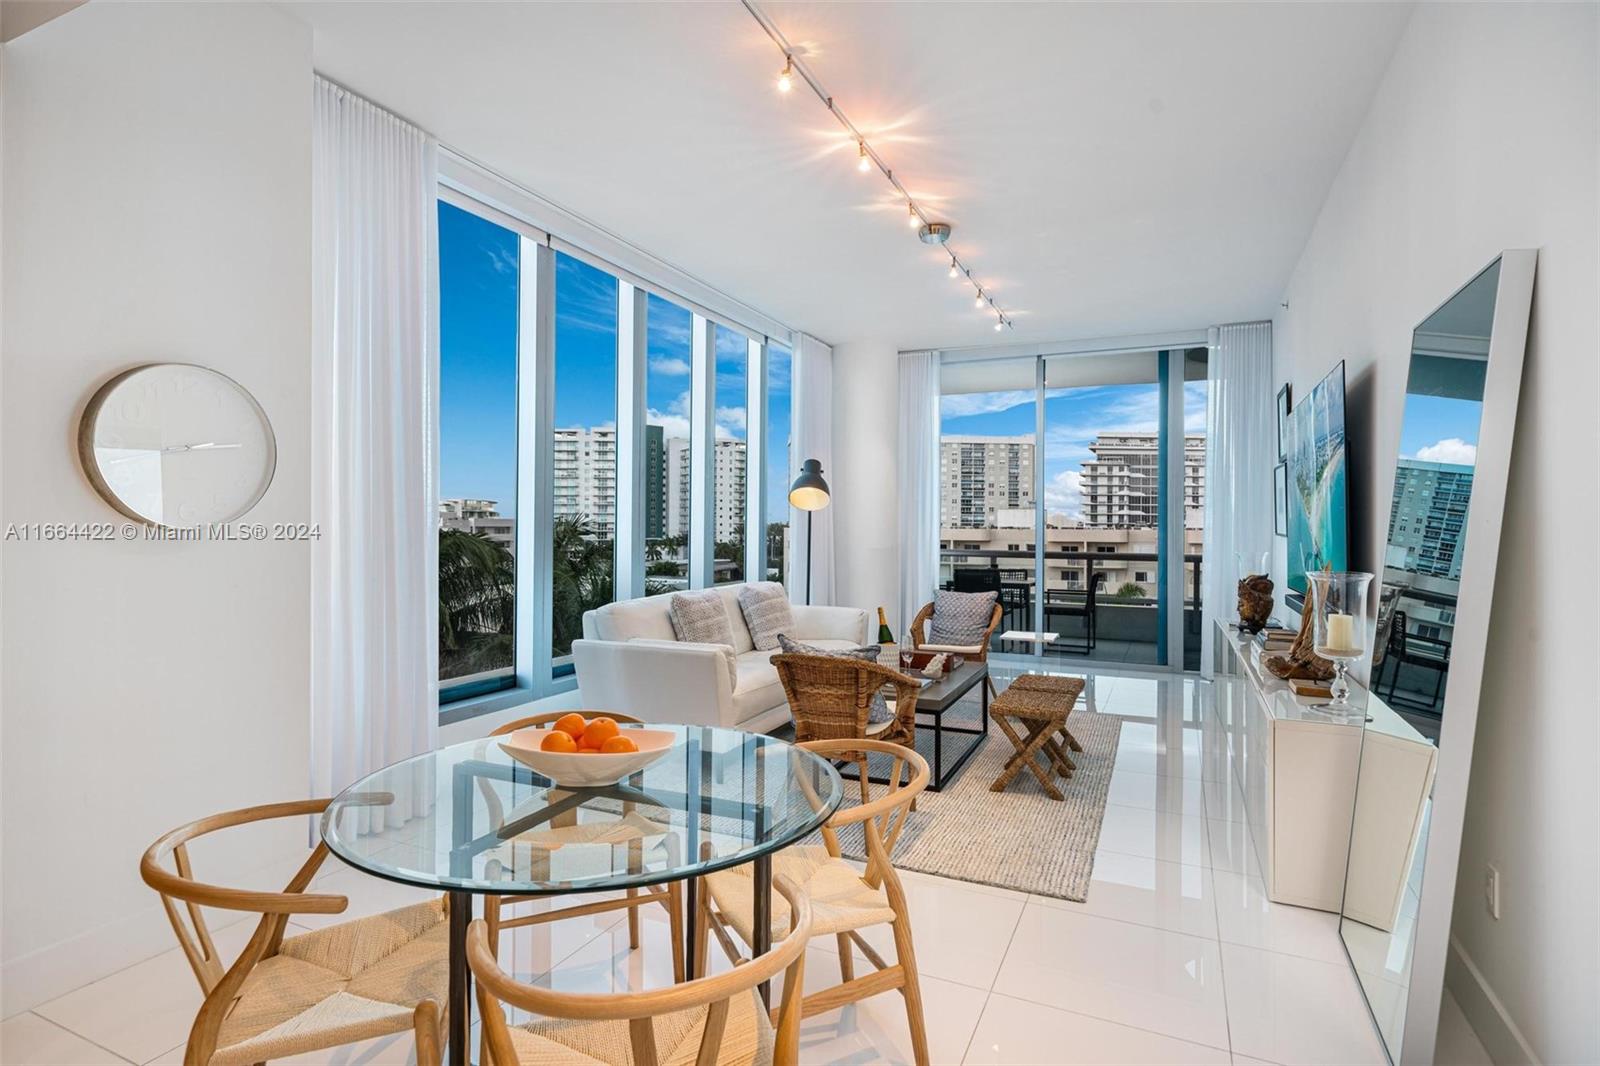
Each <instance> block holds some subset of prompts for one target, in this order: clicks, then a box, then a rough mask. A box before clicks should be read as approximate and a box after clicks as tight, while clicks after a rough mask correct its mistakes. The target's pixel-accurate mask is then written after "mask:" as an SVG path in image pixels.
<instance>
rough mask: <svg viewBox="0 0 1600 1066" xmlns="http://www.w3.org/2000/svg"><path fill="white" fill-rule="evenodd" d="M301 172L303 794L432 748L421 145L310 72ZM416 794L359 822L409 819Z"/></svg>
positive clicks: (432, 432)
mask: <svg viewBox="0 0 1600 1066" xmlns="http://www.w3.org/2000/svg"><path fill="white" fill-rule="evenodd" d="M313 136H314V139H313V151H312V163H313V181H312V207H313V279H314V284H315V292H314V293H313V317H312V324H313V337H312V418H313V429H312V441H311V447H312V469H313V471H314V472H315V474H314V478H313V485H312V518H313V520H314V521H315V522H316V523H317V524H318V525H319V526H320V527H321V538H320V539H319V540H317V541H315V542H314V544H315V546H314V548H313V552H312V555H313V562H312V577H313V581H312V631H311V649H312V658H311V662H312V665H311V737H312V746H311V755H312V764H311V787H312V790H313V794H314V795H319V796H326V795H331V794H333V793H335V792H337V791H339V790H340V789H342V788H344V787H346V786H347V785H349V784H350V783H351V782H352V781H354V780H356V779H357V778H359V777H361V776H362V775H364V774H367V773H369V772H371V771H373V770H376V769H378V768H379V767H382V766H386V765H388V764H389V763H393V762H397V761H399V760H401V759H404V758H406V757H408V756H411V755H415V754H418V753H420V752H423V751H427V750H429V749H430V748H432V747H433V746H434V745H435V742H436V740H437V737H438V729H439V726H438V721H439V709H438V624H439V623H438V601H437V591H438V590H437V568H438V534H437V526H438V519H437V516H436V515H435V513H434V510H435V508H436V507H437V504H436V502H435V500H436V497H437V495H438V492H437V485H436V483H435V478H436V471H437V467H438V454H437V453H438V438H437V431H436V427H437V422H438V412H437V392H438V388H437V382H438V359H437V358H436V353H437V339H438V329H439V326H438V315H437V284H436V280H435V266H434V262H435V245H436V237H437V222H436V218H437V216H436V211H437V206H436V202H435V196H436V190H435V178H436V174H437V160H436V153H437V146H436V144H435V143H434V141H433V140H432V138H430V137H428V136H427V135H426V134H425V133H423V132H422V131H421V130H419V129H417V128H416V127H414V126H411V125H409V124H408V123H406V122H403V121H401V120H400V119H399V118H397V117H395V116H394V115H391V114H389V113H388V112H386V111H383V110H381V109H380V108H377V107H375V106H373V105H372V104H371V103H369V102H368V101H366V100H363V99H361V98H360V97H358V96H355V95H353V94H351V93H349V92H347V91H346V90H344V89H342V88H340V87H339V86H337V85H334V84H332V83H331V82H328V81H326V80H324V79H322V78H317V80H316V91H315V131H314V135H313ZM429 786H430V782H428V781H426V780H422V779H419V780H417V781H416V782H414V787H413V790H412V791H413V794H412V795H410V796H405V795H400V796H398V797H397V798H398V802H397V803H396V804H395V805H394V806H393V807H391V808H387V809H385V810H384V811H383V813H382V814H381V815H376V816H375V817H374V818H373V820H372V826H371V827H372V828H377V827H379V825H380V824H381V823H383V822H388V823H389V824H394V823H396V822H399V821H404V819H405V818H407V817H409V816H411V815H412V814H414V813H420V812H422V811H424V810H426V808H427V806H428V805H429V803H430V802H431V799H432V789H431V787H429Z"/></svg>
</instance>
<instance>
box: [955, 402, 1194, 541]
mask: <svg viewBox="0 0 1600 1066" xmlns="http://www.w3.org/2000/svg"><path fill="white" fill-rule="evenodd" d="M1034 402H1035V399H1034V393H1033V390H1031V389H1018V390H1012V391H1006V392H975V393H962V394H959V395H954V396H943V397H941V398H940V403H939V418H940V431H941V432H942V433H950V434H978V435H983V436H1016V435H1018V434H1027V435H1028V436H1030V437H1031V436H1032V435H1033V431H1034V421H1035V419H1034ZM1160 402H1161V391H1160V388H1159V387H1158V386H1156V385H1154V384H1149V385H1099V386H1092V387H1087V388H1076V389H1046V390H1045V399H1044V417H1045V448H1044V452H1045V455H1044V479H1045V492H1044V497H1045V504H1046V505H1047V507H1048V508H1049V510H1050V511H1052V512H1057V511H1059V512H1062V513H1064V514H1066V515H1067V516H1068V517H1073V518H1076V517H1078V516H1079V515H1080V514H1081V507H1082V475H1083V462H1084V461H1085V460H1087V459H1092V458H1094V453H1093V452H1091V451H1090V450H1089V445H1090V444H1092V443H1093V442H1094V438H1095V437H1096V436H1097V435H1098V434H1101V433H1154V432H1155V431H1156V428H1157V425H1158V419H1159V414H1160ZM1183 422H1184V430H1185V431H1186V432H1189V433H1203V432H1204V431H1205V426H1206V385H1205V382H1203V381H1190V382H1186V383H1185V385H1184V395H1183Z"/></svg>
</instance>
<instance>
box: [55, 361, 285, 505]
mask: <svg viewBox="0 0 1600 1066" xmlns="http://www.w3.org/2000/svg"><path fill="white" fill-rule="evenodd" d="M78 458H79V460H80V461H81V462H82V463H83V470H84V473H85V474H87V475H88V478H89V481H90V483H91V484H92V485H93V486H94V488H95V491H96V492H98V493H99V494H100V495H101V496H103V497H105V500H106V502H107V503H109V504H110V505H111V506H113V507H115V508H116V509H117V510H118V511H121V512H122V513H123V514H125V515H127V516H128V517H129V518H136V519H138V520H139V521H141V522H148V523H150V524H151V525H157V526H174V527H177V526H193V525H199V524H203V523H208V522H229V521H232V520H233V519H235V518H238V517H239V516H240V515H242V514H244V513H245V512H246V511H248V510H250V508H252V507H254V506H255V505H256V502H257V501H258V500H260V499H261V497H262V495H263V494H264V493H265V492H266V491H267V486H268V485H270V484H271V483H272V472H273V470H274V469H275V467H276V466H277V461H278V447H277V442H276V441H275V440H274V438H273V435H272V423H271V422H269V421H268V420H267V414H266V412H265V411H263V410H262V409H261V405H260V404H259V403H257V402H256V400H255V397H254V396H251V395H250V393H248V392H246V391H245V389H244V387H243V386H241V385H240V384H239V383H238V382H236V381H234V380H233V379H232V378H229V377H227V376H225V375H223V374H219V373H217V372H216V371H215V370H208V369H206V368H205V367H203V366H192V365H190V364H188V363H150V364H148V365H146V366H136V367H134V368H133V369H131V370H125V371H123V372H122V373H120V374H118V375H117V376H116V377H114V378H112V379H111V380H110V381H108V382H106V383H105V384H104V385H102V386H100V389H99V391H97V392H96V393H95V394H94V396H93V398H91V399H90V400H89V404H88V406H87V407H85V408H84V412H83V419H82V421H81V422H79V424H78Z"/></svg>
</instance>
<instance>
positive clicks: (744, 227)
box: [284, 2, 1409, 348]
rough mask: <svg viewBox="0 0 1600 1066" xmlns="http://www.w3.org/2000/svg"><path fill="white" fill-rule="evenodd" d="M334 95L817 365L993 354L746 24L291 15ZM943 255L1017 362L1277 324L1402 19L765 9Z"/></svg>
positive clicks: (700, 12)
mask: <svg viewBox="0 0 1600 1066" xmlns="http://www.w3.org/2000/svg"><path fill="white" fill-rule="evenodd" d="M284 6H285V7H286V8H287V9H289V10H290V11H291V12H292V13H293V14H294V15H295V16H297V17H299V18H302V19H304V20H305V21H307V22H308V23H310V24H311V25H312V27H313V28H314V30H315V33H316V45H315V55H316V65H317V68H318V69H319V70H320V71H322V72H323V73H325V74H327V75H328V76H329V77H332V78H334V79H335V80H337V81H339V82H341V83H343V84H345V85H348V86H350V87H351V88H353V89H355V90H356V91H358V92H360V93H362V94H364V95H366V96H368V97H370V98H372V99H373V100H375V101H377V102H379V103H381V104H383V105H385V106H387V107H389V108H391V109H393V110H395V111H398V112H399V113H401V114H403V115H405V116H407V117H408V118H410V119H412V120H413V121H415V122H417V123H419V124H420V125H422V126H424V127H425V128H427V129H429V130H430V131H431V132H433V133H434V134H435V135H437V136H438V137H439V139H440V140H441V141H442V142H443V143H445V144H447V145H449V146H451V147H453V148H455V149H457V150H459V151H461V152H463V153H464V154H466V155H468V156H471V157H473V158H475V159H477V160H478V161H480V162H482V163H484V164H487V165H488V166H490V167H492V168H493V169H495V170H498V171H500V172H501V173H504V174H506V175H508V176H510V177H512V178H514V179H515V180H517V181H519V182H521V183H522V184H524V185H526V186H528V187H529V188H531V189H533V190H535V191H536V192H538V193H540V194H541V195H543V196H545V197H547V198H548V199H551V200H553V201H555V202H557V203H559V204H561V205H563V206H564V207H567V208H569V209H571V210H573V211H575V212H577V213H579V214H581V215H584V216H586V217H588V218H590V219H591V220H593V221H595V222H597V223H599V224H601V225H603V226H604V227H606V228H608V229H610V230H612V231H613V232H616V233H619V234H622V235H624V236H626V237H627V238H629V239H630V240H632V241H633V242H634V243H636V244H637V245H639V246H641V247H643V248H644V249H646V250H648V251H650V252H652V253H654V254H655V255H657V256H659V257H661V258H663V259H665V260H667V261H669V262H671V263H673V264H675V265H676V266H678V267H680V268H682V269H684V270H686V271H688V272H689V273H691V274H694V275H697V276H698V277H700V278H702V279H704V280H705V281H707V282H709V283H711V284H713V285H715V286H717V287H718V288H721V289H723V290H724V291H726V292H728V293H730V294H732V295H734V296H737V297H739V298H740V299H742V300H744V301H745V302H747V303H749V304H751V305H753V306H755V307H757V308H759V309H761V310H763V311H765V312H767V313H768V314H770V315H772V316H773V317H775V318H778V319H779V320H781V321H784V322H787V323H789V324H790V325H792V326H794V327H796V328H798V329H803V330H806V331H808V332H811V333H813V334H815V335H817V336H818V337H821V338H822V339H824V340H826V341H830V342H833V343H839V342H842V341H848V340H859V339H869V338H870V339H876V340H888V341H892V342H893V343H894V344H895V345H897V346H899V347H902V348H905V347H957V346H963V345H973V344H987V343H991V342H993V341H994V340H995V339H996V335H995V334H994V333H993V332H992V330H991V328H990V327H991V325H992V319H986V318H984V317H983V316H981V315H980V314H979V313H978V312H976V311H975V310H973V307H972V299H971V293H970V291H967V292H962V291H960V286H959V285H958V283H957V282H954V281H951V280H950V279H949V278H947V277H946V274H945V269H946V267H947V266H948V262H947V261H946V260H942V259H941V258H940V256H939V253H938V252H937V251H935V250H933V249H930V248H928V247H926V246H924V245H922V244H921V243H919V242H918V241H917V239H916V237H915V235H914V234H913V233H912V231H911V230H910V228H909V227H908V226H907V225H906V220H905V207H904V205H903V204H901V203H898V202H897V201H895V200H894V199H893V198H892V193H891V192H890V190H889V188H888V186H887V184H886V183H885V182H884V181H883V180H882V179H881V178H880V177H875V176H869V175H863V174H860V173H858V172H857V171H856V169H855V162H856V155H855V149H854V145H853V144H852V143H851V142H849V141H848V140H847V139H845V137H844V135H843V134H842V133H841V132H840V130H839V128H838V127H837V126H836V125H835V123H834V122H833V120H832V119H831V117H830V116H829V115H828V114H827V112H826V111H825V110H824V109H823V108H822V106H821V105H820V104H819V103H818V102H817V101H816V100H815V98H814V97H812V96H811V95H810V94H809V93H807V92H804V91H803V87H799V88H797V89H796V90H795V91H794V92H793V93H790V94H788V95H786V96H785V95H781V94H779V93H778V92H776V91H775V89H774V88H773V85H774V78H775V75H776V72H777V70H778V68H779V67H781V66H782V56H781V54H780V53H779V52H778V51H777V49H776V48H775V46H774V45H773V44H772V43H771V42H770V41H769V40H768V39H767V37H766V35H765V34H764V33H763V32H762V31H761V29H760V27H759V26H758V25H757V24H756V23H755V21H754V20H753V19H752V18H751V17H750V16H749V15H748V14H747V13H746V12H745V11H744V9H743V8H742V7H741V6H739V5H738V4H736V3H700V4H695V3H670V4H669V3H592V4H577V3H551V4H467V3H447V4H416V3H388V2H365V3H346V4H331V3H291V4H285V5H284ZM763 9H764V10H765V11H766V12H767V13H768V14H769V15H771V16H772V18H773V19H774V20H775V21H776V22H777V24H778V25H779V27H780V28H781V29H783V31H784V32H785V33H786V34H787V35H788V36H789V37H790V39H791V40H793V41H795V42H796V43H797V44H800V45H802V46H803V47H804V48H805V50H806V52H807V54H808V59H809V62H810V63H811V65H812V67H813V68H814V70H815V71H816V73H817V74H818V76H819V77H820V78H821V79H822V81H823V83H824V85H825V86H826V87H827V88H828V90H829V91H830V92H832V94H833V95H834V97H835V99H836V100H837V102H838V103H839V105H840V106H841V107H842V108H843V109H844V110H845V111H846V112H847V113H848V114H849V115H850V116H851V117H852V118H853V119H854V120H855V121H856V123H857V124H858V125H859V126H860V127H862V129H863V131H864V132H865V133H866V134H867V135H868V137H869V139H871V140H872V141H873V143H874V144H875V146H876V147H877V148H878V149H879V150H880V151H881V152H882V154H883V155H884V156H885V158H886V161H887V162H888V163H889V165H890V166H891V167H893V168H894V170H895V172H896V174H897V175H899V176H900V177H901V178H902V180H904V181H905V183H906V184H907V186H908V187H909V188H910V189H911V191H912V193H913V194H914V195H915V196H917V197H918V198H919V199H921V200H922V201H923V202H925V203H926V204H928V205H929V206H930V208H931V209H932V211H933V212H934V213H935V214H936V215H938V216H940V217H942V218H944V219H946V220H948V221H949V222H951V223H952V224H953V225H954V227H955V235H954V238H953V239H952V242H951V243H952V245H953V246H954V247H956V248H957V249H958V250H959V251H960V252H961V254H962V256H963V257H964V258H966V259H968V260H970V262H971V264H972V265H973V267H974V272H975V275H976V276H977V277H978V278H979V279H980V280H982V281H983V283H984V284H985V286H986V287H989V288H992V290H993V292H994V294H995V296H996V297H997V299H998V301H999V302H1000V304H1001V305H1002V306H1003V307H1004V308H1005V309H1006V310H1007V311H1008V312H1009V313H1010V314H1012V316H1013V317H1014V318H1015V321H1016V329H1015V331H1014V332H1012V333H1009V334H1007V336H1006V338H1005V340H1007V341H1015V342H1042V341H1047V340H1057V339H1063V338H1074V337H1097V336H1110V335H1117V334H1126V333H1148V332H1152V331H1157V330H1164V329H1185V328H1192V327H1198V326H1206V325H1211V324H1215V323H1218V322H1227V321H1236V320H1241V319H1251V318H1260V317H1265V316H1267V315H1270V314H1271V312H1272V311H1273V310H1274V309H1275V307H1276V305H1277V300H1278V297H1279V294H1280V293H1281V291H1282V289H1283V287H1284V285H1285V283H1286V281H1287V278H1288V274H1289V271H1290V269H1291V268H1292V267H1293V265H1294V262H1295V259H1296V258H1297V256H1298V254H1299V252H1300V249H1301V248H1302V247H1303V246H1304V244H1305V240H1306V237H1307V235H1308V234H1309V232H1310V230H1311V226H1312V223H1313V222H1314V220H1315V218H1316V213H1317V211H1318V209H1319V208H1320V206H1321V204H1322V201H1323V199H1324V197H1325V195H1326V193H1327V190H1328V187H1329V185H1330V183H1331V182H1332V179H1333V175H1334V173H1335V172H1336V171H1337V169H1338V166H1339V164H1340V162H1341V161H1342V160H1343V158H1344V155H1345V152H1346V151H1347V150H1348V148H1349V145H1350V141H1351V138H1352V137H1353V135H1354V133H1355V130H1356V129H1357V127H1358V126H1359V124H1360V121H1361V118H1362V116H1363V115H1364V114H1365V112H1366V109H1367V105H1368V102H1369V100H1370V99H1371V96H1372V93H1373V91H1374V89H1375V88H1376V85H1377V82H1378V79H1379V78H1380V77H1381V75H1382V73H1383V70H1384V68H1385V66H1386V65H1387V63H1388V60H1389V56H1390V54H1391V53H1392V51H1393V48H1394V45H1395V42H1396V40H1397V39H1398V36H1399V34H1400V31H1401V29H1402V28H1403V25H1404V23H1405V20H1406V18H1407V17H1408V15H1409V9H1408V8H1406V7H1403V6H1398V5H1393V4H1381V3H1380V4H1371V5H1368V4H1355V3H1328V4H1322V3H1303V4H1277V3H1247V4H1222V3H1192V4H1071V5H1069V4H1059V5H1053V4H1012V3H881V4H866V3H863V4H848V5H847V4H836V3H771V4H767V5H765V6H764V8H763Z"/></svg>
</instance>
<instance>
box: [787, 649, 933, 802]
mask: <svg viewBox="0 0 1600 1066" xmlns="http://www.w3.org/2000/svg"><path fill="white" fill-rule="evenodd" d="M772 665H773V666H774V667H776V668H777V671H778V680H780V681H782V682H783V692H784V695H785V696H787V697H788V698H789V713H790V714H791V715H793V717H794V739H795V742H796V743H798V744H806V743H809V742H811V741H816V740H866V739H868V738H869V737H870V738H871V739H872V740H880V741H885V742H887V743H891V744H900V745H902V746H904V747H907V748H911V749H913V750H915V749H916V734H917V693H918V692H920V691H921V689H922V685H921V683H920V682H918V681H917V680H916V679H915V678H912V677H907V676H906V675H905V674H902V673H900V671H898V670H894V669H891V668H890V667H887V666H884V665H882V664H881V663H873V662H867V661H866V660H864V659H847V658H844V657H843V656H837V655H798V654H781V655H774V656H773V657H772ZM885 685H893V686H894V701H895V717H894V721H892V722H890V723H889V724H888V725H887V726H883V727H880V728H877V729H875V730H873V731H872V732H871V733H869V732H868V730H867V713H868V711H869V710H870V709H871V704H872V696H873V694H874V693H876V692H877V691H878V690H879V689H881V688H883V687H884V686H885ZM837 757H838V758H841V759H848V760H849V761H851V762H853V763H855V764H856V765H857V766H858V767H859V768H860V771H861V795H862V802H866V797H867V795H868V785H867V754H866V752H865V751H852V752H848V753H845V754H839V755H837Z"/></svg>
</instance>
